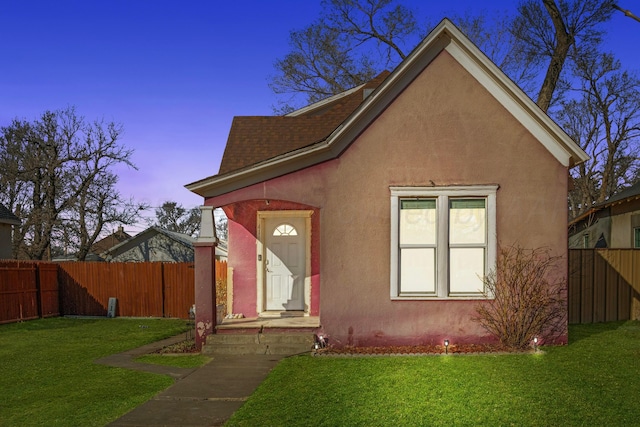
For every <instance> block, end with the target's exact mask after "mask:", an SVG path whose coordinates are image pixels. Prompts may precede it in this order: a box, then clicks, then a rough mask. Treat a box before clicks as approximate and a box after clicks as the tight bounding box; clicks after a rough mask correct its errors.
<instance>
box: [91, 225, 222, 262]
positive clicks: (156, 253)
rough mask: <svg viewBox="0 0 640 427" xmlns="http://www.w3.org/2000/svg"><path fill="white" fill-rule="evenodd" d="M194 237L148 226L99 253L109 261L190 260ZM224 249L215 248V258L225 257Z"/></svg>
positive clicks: (191, 258) (191, 259)
mask: <svg viewBox="0 0 640 427" xmlns="http://www.w3.org/2000/svg"><path fill="white" fill-rule="evenodd" d="M194 242H195V239H194V238H193V237H191V236H189V235H187V234H182V233H175V232H173V231H168V230H165V229H162V228H159V227H150V228H147V229H146V230H144V231H142V232H140V233H138V234H136V235H135V236H134V237H131V238H129V239H128V240H126V241H124V242H122V243H119V244H117V245H115V246H114V247H112V248H110V249H108V250H106V251H105V252H103V253H102V254H101V256H102V258H104V259H105V260H106V261H109V262H142V261H151V262H191V261H193V243H194ZM226 256H227V254H226V251H225V250H224V249H223V248H216V258H217V259H220V258H224V259H226Z"/></svg>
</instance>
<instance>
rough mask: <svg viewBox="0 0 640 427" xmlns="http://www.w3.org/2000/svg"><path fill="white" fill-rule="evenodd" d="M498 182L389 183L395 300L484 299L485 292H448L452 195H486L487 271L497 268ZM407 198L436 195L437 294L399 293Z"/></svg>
mask: <svg viewBox="0 0 640 427" xmlns="http://www.w3.org/2000/svg"><path fill="white" fill-rule="evenodd" d="M497 191H498V185H472V186H451V187H390V192H391V277H390V282H391V286H390V288H391V289H390V291H391V294H390V296H391V299H392V300H441V299H455V300H460V299H484V298H485V295H484V294H482V293H469V294H454V295H452V294H450V292H449V247H450V246H449V199H451V198H458V199H460V198H465V197H470V198H472V197H477V198H480V197H482V198H485V199H486V201H487V204H486V216H487V253H486V258H485V274H488V273H489V272H490V271H492V270H494V269H495V266H496V254H497V237H496V236H497V232H496V193H497ZM407 198H432V199H436V212H437V216H438V217H437V218H438V229H437V233H438V236H437V248H436V295H433V294H430V295H429V294H426V293H425V294H424V295H422V294H413V295H406V296H405V295H401V294H400V283H399V282H400V281H399V275H400V269H399V264H398V262H399V252H400V250H399V248H400V246H399V238H400V235H399V234H400V225H399V224H400V200H401V199H407Z"/></svg>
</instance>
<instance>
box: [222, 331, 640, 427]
mask: <svg viewBox="0 0 640 427" xmlns="http://www.w3.org/2000/svg"><path fill="white" fill-rule="evenodd" d="M639 399H640V322H626V323H607V324H596V325H582V326H572V327H571V328H570V344H569V345H568V346H563V347H553V348H544V353H543V354H535V355H534V354H527V355H476V356H426V357H411V356H408V357H377V358H330V357H310V356H299V357H292V358H288V359H285V360H283V361H282V362H281V363H280V364H279V365H278V366H277V367H276V369H275V370H274V371H273V372H272V373H271V374H270V375H269V377H268V378H267V380H266V381H265V382H264V383H263V384H262V385H261V386H260V387H259V388H258V390H257V391H256V392H255V393H254V394H253V396H251V398H250V399H249V400H248V401H247V402H246V404H245V405H244V406H243V407H242V408H241V409H240V410H239V411H238V412H237V413H236V414H235V415H234V416H233V417H232V419H231V420H230V421H229V422H228V424H227V425H228V426H256V425H268V426H429V425H447V426H449V425H471V426H475V425H483V426H484V425H486V426H512V425H513V426H527V425H531V426H533V425H535V426H566V425H570V426H599V425H602V426H605V425H606V426H631V425H640V404H639V402H640V400H639Z"/></svg>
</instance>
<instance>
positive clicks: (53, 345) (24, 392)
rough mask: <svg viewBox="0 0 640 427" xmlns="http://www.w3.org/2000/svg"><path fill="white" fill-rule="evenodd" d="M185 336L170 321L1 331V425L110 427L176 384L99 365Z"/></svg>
mask: <svg viewBox="0 0 640 427" xmlns="http://www.w3.org/2000/svg"><path fill="white" fill-rule="evenodd" d="M185 330H186V322H185V321H184V320H168V319H121V318H118V319H69V318H53V319H44V320H34V321H29V322H25V323H17V324H9V325H0V426H104V425H105V424H107V423H109V422H110V421H113V420H115V419H117V418H118V417H119V416H121V415H123V414H125V413H126V412H128V411H130V410H131V409H133V408H135V407H136V406H138V405H140V404H141V403H143V402H145V401H147V400H149V399H150V398H151V397H152V396H154V395H155V394H157V393H158V392H159V391H161V390H163V389H165V388H166V387H168V386H170V385H171V384H173V380H172V379H171V378H170V377H168V376H164V375H155V374H150V373H145V372H138V371H132V370H128V369H120V368H113V367H109V366H102V365H97V364H95V363H93V361H94V360H95V359H98V358H100V357H103V356H107V355H109V354H114V353H119V352H122V351H125V350H129V349H132V348H136V347H139V346H141V345H144V344H147V343H151V342H154V341H158V340H160V339H163V338H167V337H170V336H174V335H176V334H179V333H180V332H183V331H185Z"/></svg>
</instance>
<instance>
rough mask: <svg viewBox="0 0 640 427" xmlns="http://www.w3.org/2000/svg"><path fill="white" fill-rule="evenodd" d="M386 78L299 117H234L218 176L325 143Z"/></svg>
mask: <svg viewBox="0 0 640 427" xmlns="http://www.w3.org/2000/svg"><path fill="white" fill-rule="evenodd" d="M389 74H390V73H389V72H388V71H384V72H382V73H380V74H379V75H378V76H377V77H376V78H375V79H373V80H371V81H370V82H368V83H367V84H365V85H363V86H362V87H361V88H360V89H359V90H357V91H354V92H353V93H351V94H349V95H347V96H344V97H340V98H337V99H335V100H334V101H332V102H328V103H322V102H320V103H318V107H317V108H309V109H308V111H305V112H303V113H301V114H299V115H294V114H295V112H294V113H292V114H290V115H287V116H238V117H234V119H233V122H232V124H231V130H230V131H229V138H228V139H227V145H226V147H225V150H224V154H223V156H222V162H221V164H220V171H219V172H218V173H219V174H220V175H222V174H225V173H228V172H233V171H236V170H238V169H242V168H244V167H247V166H251V165H255V164H257V163H260V162H262V161H265V160H268V159H271V158H273V157H276V156H279V155H281V154H285V153H289V152H291V151H294V150H297V149H299V148H302V147H306V146H308V145H311V144H313V143H316V142H318V141H321V140H323V139H325V138H326V137H328V136H329V135H330V134H331V132H333V131H334V130H335V129H336V128H337V127H338V126H340V124H341V123H342V122H344V121H345V120H346V119H347V117H349V115H350V114H351V113H353V112H354V111H355V109H356V108H358V106H359V105H360V104H361V103H362V101H363V100H364V94H363V92H364V91H365V90H368V89H375V88H377V87H378V86H379V85H380V84H381V83H382V81H383V80H384V79H385V78H386V77H387V76H388V75H389ZM312 107H313V106H312Z"/></svg>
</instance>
